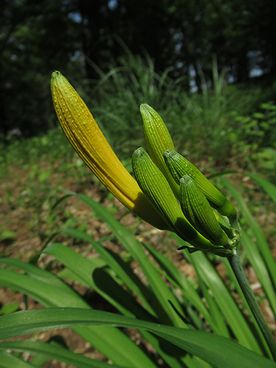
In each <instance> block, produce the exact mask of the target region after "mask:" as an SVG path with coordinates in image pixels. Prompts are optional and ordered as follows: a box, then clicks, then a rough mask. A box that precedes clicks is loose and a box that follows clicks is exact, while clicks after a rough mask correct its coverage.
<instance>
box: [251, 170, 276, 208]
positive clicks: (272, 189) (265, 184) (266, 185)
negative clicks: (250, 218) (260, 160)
mask: <svg viewBox="0 0 276 368" xmlns="http://www.w3.org/2000/svg"><path fill="white" fill-rule="evenodd" d="M248 176H249V177H250V178H251V179H253V180H254V181H255V182H256V183H257V184H258V185H259V186H260V187H261V188H262V189H263V190H264V191H265V192H266V193H267V194H268V195H269V197H270V198H271V199H272V200H273V201H274V202H276V186H275V185H273V184H272V183H271V182H270V181H268V180H266V179H265V178H263V177H262V176H261V175H258V174H256V173H252V174H250V173H249V174H248Z"/></svg>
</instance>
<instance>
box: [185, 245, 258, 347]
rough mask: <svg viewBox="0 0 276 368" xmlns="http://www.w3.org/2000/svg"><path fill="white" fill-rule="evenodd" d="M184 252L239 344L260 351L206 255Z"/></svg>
mask: <svg viewBox="0 0 276 368" xmlns="http://www.w3.org/2000/svg"><path fill="white" fill-rule="evenodd" d="M184 254H185V256H186V257H187V259H189V260H190V261H191V263H192V264H193V266H194V268H195V270H196V272H197V275H198V277H199V278H200V280H201V282H204V283H205V284H206V286H207V288H208V289H210V291H211V293H212V294H213V296H214V298H215V300H216V301H217V304H218V306H219V308H220V310H221V313H222V314H223V315H224V318H225V320H226V321H227V323H228V326H229V328H230V329H231V330H232V332H233V333H234V335H235V336H236V338H237V340H238V341H239V342H240V344H242V345H244V346H246V347H248V348H249V349H252V350H253V351H256V352H260V347H259V345H258V343H257V341H256V339H255V337H254V335H253V334H252V331H251V330H250V328H249V326H248V324H247V322H246V320H245V318H244V317H243V315H242V313H241V312H240V310H239V309H238V307H237V305H236V303H235V302H234V300H233V298H232V296H231V294H230V293H229V291H228V290H227V288H226V287H225V285H224V283H223V281H222V279H221V278H220V276H219V275H218V273H217V272H216V270H215V269H214V267H213V266H212V264H211V263H210V262H209V261H208V260H207V258H206V256H205V255H204V254H203V253H202V252H198V253H193V254H189V253H188V252H186V251H184Z"/></svg>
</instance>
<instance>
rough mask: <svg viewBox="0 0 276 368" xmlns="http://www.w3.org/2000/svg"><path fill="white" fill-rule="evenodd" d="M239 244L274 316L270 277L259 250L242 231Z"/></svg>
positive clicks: (275, 306)
mask: <svg viewBox="0 0 276 368" xmlns="http://www.w3.org/2000/svg"><path fill="white" fill-rule="evenodd" d="M241 244H242V246H243V248H244V249H245V251H246V257H247V258H248V260H249V262H250V263H251V265H252V267H253V269H254V271H255V273H256V275H257V277H258V280H259V281H260V283H261V285H262V287H263V289H264V291H265V293H266V296H267V298H268V301H269V303H270V305H271V308H272V310H273V311H274V313H275V315H276V294H275V290H274V288H273V285H272V282H271V279H270V276H269V274H268V272H267V268H266V267H265V264H264V261H263V259H262V257H261V255H260V253H259V250H258V248H257V247H256V244H255V243H253V242H252V241H251V240H250V238H249V236H248V234H247V233H246V232H245V231H243V232H242V234H241Z"/></svg>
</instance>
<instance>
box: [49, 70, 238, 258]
mask: <svg viewBox="0 0 276 368" xmlns="http://www.w3.org/2000/svg"><path fill="white" fill-rule="evenodd" d="M51 89H52V96H53V102H54V107H55V110H56V113H57V116H58V119H59V122H60V124H61V127H62V129H63V130H64V133H65V134H66V136H67V138H68V140H69V142H70V143H71V144H72V146H73V147H74V149H75V150H76V152H77V153H78V154H79V156H80V157H81V159H82V160H83V161H84V162H85V163H86V165H87V166H88V167H89V168H90V170H91V171H92V172H93V173H94V174H95V175H96V176H97V177H98V178H99V179H100V181H101V182H102V183H103V184H104V185H105V186H106V187H107V188H108V189H109V190H110V191H111V193H113V194H114V196H115V197H117V198H118V199H119V200H120V201H121V202H122V203H123V204H124V205H125V206H126V207H128V208H129V209H130V210H132V211H134V212H135V213H137V214H138V215H139V216H140V217H141V218H142V219H144V220H146V221H147V222H149V223H151V224H152V225H154V226H155V227H157V228H159V229H167V230H171V231H174V232H175V233H176V234H177V235H179V236H180V237H181V238H182V239H184V240H185V241H187V242H188V243H189V249H190V250H194V249H195V250H196V249H200V250H203V251H212V252H214V253H216V254H219V255H229V254H231V253H232V252H233V249H234V248H235V246H236V242H237V231H236V230H235V229H233V228H232V225H231V223H230V222H231V219H232V220H233V219H235V216H236V212H235V209H234V208H233V206H232V205H231V203H230V202H229V201H228V200H227V199H226V197H225V196H224V195H223V194H222V193H221V192H220V191H219V190H218V189H217V188H216V187H215V186H214V185H213V184H212V183H211V182H210V181H209V180H208V179H207V178H206V177H205V176H204V175H203V174H202V173H201V172H200V171H199V170H198V169H197V168H196V167H195V166H194V165H193V164H192V163H190V162H189V161H188V160H186V159H185V158H184V157H183V156H181V155H180V154H178V153H177V152H175V147H174V143H173V140H172V138H171V135H170V133H169V131H168V129H167V126H166V125H165V123H164V121H163V120H162V118H161V117H160V115H159V114H158V113H157V112H156V111H155V110H154V109H153V108H151V107H150V106H149V105H146V104H142V105H141V107H140V111H141V115H142V119H143V128H144V133H145V140H146V148H147V152H148V153H147V152H146V151H145V150H144V149H143V148H142V147H140V148H138V149H137V150H136V151H135V152H134V154H133V157H132V166H133V172H134V176H135V179H136V180H135V179H134V178H133V176H131V175H130V173H129V172H128V171H127V170H126V169H125V167H124V166H123V164H122V163H121V161H120V160H119V159H118V157H117V155H116V154H115V152H114V151H113V149H112V148H111V146H110V144H109V143H108V141H107V140H106V138H105V137H104V135H103V133H102V131H101V130H100V128H99V126H98V124H97V122H96V120H95V119H94V118H93V116H92V114H91V112H90V111H89V109H88V108H87V106H86V104H85V103H84V101H83V100H82V99H81V97H80V96H79V95H78V93H77V92H76V90H75V89H74V88H73V87H72V85H71V84H70V83H69V82H68V81H67V79H66V78H65V77H64V76H63V75H62V74H61V73H60V72H57V71H56V72H54V73H53V74H52V80H51ZM187 175H188V178H189V180H190V182H192V185H193V190H192V191H191V193H190V194H189V195H186V194H185V193H186V190H185V188H188V186H187V185H186V184H185V182H184V181H183V180H182V177H184V176H187ZM194 194H195V195H194ZM199 202H200V203H199ZM185 203H186V205H185ZM202 203H203V205H202ZM211 205H212V206H213V207H211ZM189 208H190V211H189ZM202 211H203V212H202ZM227 216H228V217H227ZM228 218H229V219H230V221H229V219H228ZM232 223H233V221H232ZM204 229H205V230H204ZM206 229H207V230H206Z"/></svg>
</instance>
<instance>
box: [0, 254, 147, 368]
mask: <svg viewBox="0 0 276 368" xmlns="http://www.w3.org/2000/svg"><path fill="white" fill-rule="evenodd" d="M20 264H21V267H22V269H24V268H25V263H24V262H20V261H18V260H17V265H18V267H19V265H20ZM33 267H34V266H33ZM27 268H28V269H29V271H30V268H29V267H27ZM44 272H46V271H44ZM51 277H54V276H53V275H51ZM60 282H61V281H60ZM0 285H2V286H3V287H8V288H11V289H12V290H17V291H20V292H22V293H24V294H27V295H29V296H31V297H32V298H34V299H35V300H38V301H39V302H40V303H42V304H44V305H45V306H48V307H52V306H63V307H64V306H71V307H79V308H89V306H88V305H87V304H86V303H85V302H84V301H83V300H82V299H81V298H80V297H79V296H78V295H77V294H76V293H74V292H73V290H71V289H70V288H69V287H68V286H66V285H65V284H64V285H63V287H62V288H60V287H53V285H51V284H50V285H49V284H48V283H47V282H41V280H37V279H35V278H32V277H30V275H28V276H26V275H22V274H20V273H18V272H14V271H10V270H5V269H0ZM66 289H67V290H66ZM75 331H76V332H77V333H78V334H80V335H81V336H83V337H84V338H85V339H86V340H87V341H89V342H90V343H91V344H92V345H93V346H94V347H95V348H96V349H97V350H99V351H100V352H102V353H103V354H104V355H106V356H107V357H108V358H110V359H111V360H112V361H113V362H114V363H117V364H123V365H126V366H131V367H136V366H138V367H139V365H138V363H137V362H139V360H141V361H143V362H144V363H143V364H145V365H146V366H149V367H153V364H152V362H151V360H150V359H149V358H148V357H147V356H146V355H145V354H144V353H143V352H142V351H141V350H140V349H139V348H138V347H137V346H136V345H135V344H134V343H133V342H132V341H131V340H130V339H129V338H128V337H127V336H126V335H125V334H124V333H122V332H121V331H119V330H117V329H114V328H111V329H110V328H106V327H105V326H100V327H97V328H95V327H79V328H77V329H76V330H75ZM125 349H128V350H129V352H130V353H129V354H127V355H126V354H125Z"/></svg>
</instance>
